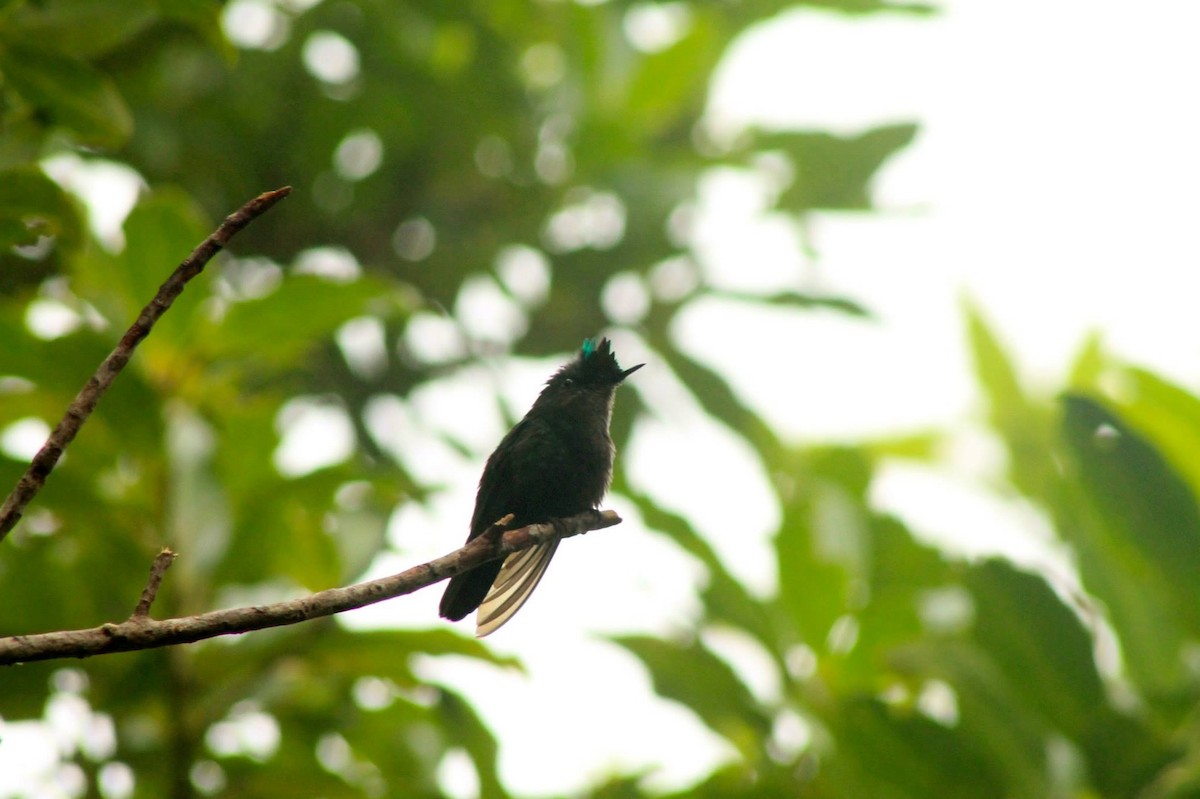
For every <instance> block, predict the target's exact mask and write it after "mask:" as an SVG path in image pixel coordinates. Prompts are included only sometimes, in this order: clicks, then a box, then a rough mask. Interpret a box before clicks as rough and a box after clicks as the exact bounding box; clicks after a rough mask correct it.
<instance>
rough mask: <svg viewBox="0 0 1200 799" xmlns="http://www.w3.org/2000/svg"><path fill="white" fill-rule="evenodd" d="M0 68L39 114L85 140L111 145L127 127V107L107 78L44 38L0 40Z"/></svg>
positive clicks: (130, 124) (117, 143)
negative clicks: (37, 41)
mask: <svg viewBox="0 0 1200 799" xmlns="http://www.w3.org/2000/svg"><path fill="white" fill-rule="evenodd" d="M0 72H3V73H4V76H5V78H6V79H7V82H8V85H9V86H10V87H11V88H12V90H13V91H14V92H16V93H17V94H18V95H20V96H21V98H22V99H23V100H24V101H25V102H26V103H27V104H29V105H30V106H31V107H32V108H33V109H34V110H35V112H36V113H37V114H38V115H39V116H41V117H42V118H44V119H46V120H47V121H48V122H49V123H50V124H51V125H56V126H61V127H63V128H66V129H67V130H69V131H71V132H72V133H74V134H75V135H76V136H77V137H78V139H79V141H80V142H81V143H83V144H85V145H88V146H91V147H104V148H110V149H115V148H117V147H120V146H121V145H122V144H124V143H125V140H126V139H128V138H129V135H130V134H131V133H132V132H133V118H132V116H131V115H130V113H129V108H128V107H127V106H126V105H125V101H124V100H123V99H122V98H121V95H120V93H119V92H118V91H117V89H116V87H115V86H114V85H113V83H112V81H111V80H110V79H109V78H107V77H106V76H105V75H103V74H102V73H100V72H98V71H97V70H96V69H95V68H93V67H92V66H91V65H89V64H88V63H86V62H85V61H82V60H80V59H78V58H76V57H74V56H70V55H67V54H65V53H64V52H56V51H54V50H51V49H49V48H48V47H47V45H46V43H45V42H42V43H40V44H38V45H31V44H26V43H17V42H16V41H13V40H7V41H2V40H0Z"/></svg>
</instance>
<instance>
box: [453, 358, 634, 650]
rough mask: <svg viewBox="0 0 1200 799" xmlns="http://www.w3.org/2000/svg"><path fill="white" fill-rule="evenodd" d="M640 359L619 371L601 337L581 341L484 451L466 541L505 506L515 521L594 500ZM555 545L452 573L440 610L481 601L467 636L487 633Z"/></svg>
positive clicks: (531, 583) (588, 505)
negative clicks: (615, 418)
mask: <svg viewBox="0 0 1200 799" xmlns="http://www.w3.org/2000/svg"><path fill="white" fill-rule="evenodd" d="M643 366H645V364H638V365H637V366H633V367H631V368H629V369H624V370H622V369H621V367H620V366H618V365H617V359H616V357H615V356H614V355H613V353H612V345H611V343H610V342H609V340H608V339H606V338H602V339H600V341H599V342H597V341H596V340H595V339H588V340H586V341H584V342H583V347H582V348H581V349H580V351H579V356H578V357H577V358H575V360H573V361H571V362H570V363H568V364H567V365H566V366H564V367H562V368H561V369H559V370H558V371H557V372H555V373H554V375H553V376H552V377H551V378H550V379H549V380H548V381H546V387H545V388H543V389H542V393H541V394H539V395H538V398H537V400H536V401H535V402H534V403H533V407H532V408H530V409H529V413H527V414H525V418H524V419H522V420H521V421H520V422H518V423H517V425H516V427H514V428H513V429H512V430H510V431H509V432H508V435H506V436H505V437H504V439H503V440H502V441H501V442H500V445H499V446H498V447H496V451H495V452H493V453H492V455H491V457H490V458H488V461H487V465H486V466H485V467H484V469H483V476H482V477H481V478H480V479H479V492H478V493H477V494H476V496H475V513H474V514H473V515H472V516H471V534H470V535H469V536H467V540H468V541H471V540H472V539H474V538H476V537H478V536H479V535H482V534H483V532H484V531H485V530H487V529H488V527H490V526H491V525H492V524H493V523H495V522H496V521H497V520H498V519H500V518H501V517H502V516H504V515H506V514H509V513H511V514H513V520H512V522H511V523H510V524H509V529H514V528H517V527H523V526H525V525H528V524H538V523H541V522H546V521H549V520H551V519H558V518H562V517H565V516H572V515H574V514H576V513H581V512H583V511H585V510H590V509H592V508H595V507H596V506H597V505H599V504H600V500H601V499H603V498H604V492H605V491H607V490H608V484H609V482H610V481H611V479H612V466H613V455H614V453H615V448H614V447H613V442H612V437H611V436H610V435H609V432H608V424H609V420H610V418H611V417H612V406H613V395H614V394H615V393H616V390H617V386H619V385H621V383H622V382H624V380H625V378H627V377H629V375H631V374H633V373H634V372H636V371H637V370H638V369H641V368H642V367H643ZM557 548H558V541H551V542H548V543H545V544H538V545H536V546H533V547H531V548H529V549H525V550H522V551H520V552H514V553H513V554H511V555H509V556H508V557H507V558H505V559H504V561H503V563H502V562H501V561H498V560H497V561H492V562H491V563H485V564H483V565H482V566H479V567H477V568H475V569H472V570H471V571H469V572H466V573H464V574H460V575H458V576H457V577H454V578H452V579H451V580H450V583H449V585H448V586H447V587H446V593H445V594H443V595H442V604H441V611H440V612H441V615H442V616H443V617H444V618H447V619H450V620H452V621H458V620H459V619H461V618H463V617H464V616H466V615H467V614H468V613H470V612H471V611H473V610H475V609H476V608H479V613H478V615H477V616H476V619H475V634H476V635H477V636H480V637H483V636H485V635H488V634H489V633H492V632H495V631H496V630H497V629H499V627H500V626H501V625H503V624H504V623H505V622H507V621H508V620H509V619H511V618H512V617H513V615H514V614H515V613H516V612H517V611H518V610H519V609H520V608H521V606H522V605H524V604H525V600H527V599H529V595H530V594H532V593H533V589H534V588H536V587H537V584H538V581H539V580H541V579H542V575H543V574H544V573H545V571H546V566H548V565H549V564H550V559H551V558H552V557H554V551H555V550H556V549H557Z"/></svg>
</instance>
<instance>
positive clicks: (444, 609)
mask: <svg viewBox="0 0 1200 799" xmlns="http://www.w3.org/2000/svg"><path fill="white" fill-rule="evenodd" d="M499 573H500V561H498V560H496V561H492V562H491V563H485V564H483V565H482V566H479V567H477V568H474V569H471V571H469V572H464V573H463V574H460V575H458V576H457V577H451V578H450V582H449V583H447V584H446V593H444V594H442V604H441V606H440V607H439V609H438V613H439V615H441V617H442V618H443V619H449V620H450V621H458V620H459V619H462V618H464V617H466V615H467V614H469V613H470V612H471V611H473V610H475V608H477V607H479V603H480V602H482V601H483V598H484V597H485V596H487V593H488V590H489V589H490V588H491V587H492V582H493V581H494V580H495V579H496V575H497V574H499Z"/></svg>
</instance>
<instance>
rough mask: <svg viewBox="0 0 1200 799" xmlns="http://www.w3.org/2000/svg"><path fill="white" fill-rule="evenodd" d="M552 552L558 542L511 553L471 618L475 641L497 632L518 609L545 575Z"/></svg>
mask: <svg viewBox="0 0 1200 799" xmlns="http://www.w3.org/2000/svg"><path fill="white" fill-rule="evenodd" d="M556 549H558V541H549V542H547V543H545V544H537V545H536V546H532V547H530V548H529V549H523V550H521V551H520V552H514V553H512V554H511V555H509V556H508V557H507V558H505V559H504V566H503V567H501V569H500V574H498V575H497V576H496V579H495V580H494V581H492V587H491V589H490V590H489V591H488V593H487V596H485V597H484V598H483V602H482V603H480V605H479V612H478V613H477V614H476V616H475V635H476V637H478V638H482V637H484V636H485V635H488V634H490V633H493V632H495V631H496V630H498V629H500V627H501V626H503V625H504V623H505V622H507V621H508V620H509V619H511V618H512V617H513V615H514V614H515V613H516V612H517V611H518V610H520V609H521V606H522V605H524V604H525V600H527V599H529V595H530V594H532V593H533V589H535V588H537V584H538V583H539V582H540V581H541V579H542V575H543V574H545V573H546V567H547V566H549V565H550V559H551V558H553V557H554V551H555V550H556Z"/></svg>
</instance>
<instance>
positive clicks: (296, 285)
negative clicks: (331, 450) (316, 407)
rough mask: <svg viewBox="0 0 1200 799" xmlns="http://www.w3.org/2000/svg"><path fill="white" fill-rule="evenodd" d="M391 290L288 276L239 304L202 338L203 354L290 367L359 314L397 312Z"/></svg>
mask: <svg viewBox="0 0 1200 799" xmlns="http://www.w3.org/2000/svg"><path fill="white" fill-rule="evenodd" d="M394 296H395V295H394V290H393V287H392V286H390V285H388V284H387V283H385V282H383V281H380V280H376V279H373V278H369V277H362V278H359V279H357V280H355V281H353V282H350V283H334V282H331V281H329V280H327V279H325V278H321V277H317V276H315V275H291V276H289V277H288V278H287V279H285V280H284V281H283V283H282V284H280V286H279V288H278V289H277V290H275V291H273V292H272V293H271V294H269V295H267V296H266V297H262V298H260V299H254V300H247V301H245V302H238V303H235V304H234V305H232V306H231V307H230V308H229V311H228V313H226V314H225V317H224V319H222V320H221V322H220V324H219V325H216V326H215V328H214V329H213V330H212V332H211V333H210V334H208V335H206V337H205V341H204V349H205V352H206V355H207V356H208V357H209V358H211V359H213V360H218V359H223V358H225V359H231V360H234V361H244V362H247V363H249V364H256V365H259V366H264V365H265V366H272V367H277V368H278V367H283V366H294V365H297V364H299V363H301V362H302V361H304V359H305V358H306V357H307V356H308V355H310V354H311V353H312V351H313V350H314V349H315V348H317V347H320V346H326V345H328V343H329V339H330V337H331V336H332V334H333V333H334V332H335V331H336V330H337V329H338V328H339V327H340V326H341V325H342V324H343V323H345V322H347V321H349V320H351V319H353V318H355V317H357V316H361V315H363V314H367V313H374V314H376V315H381V316H383V317H385V318H386V317H389V316H391V315H392V314H393V313H394V312H396V311H397V309H399V307H400V306H399V304H398V303H396V302H395V300H394Z"/></svg>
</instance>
